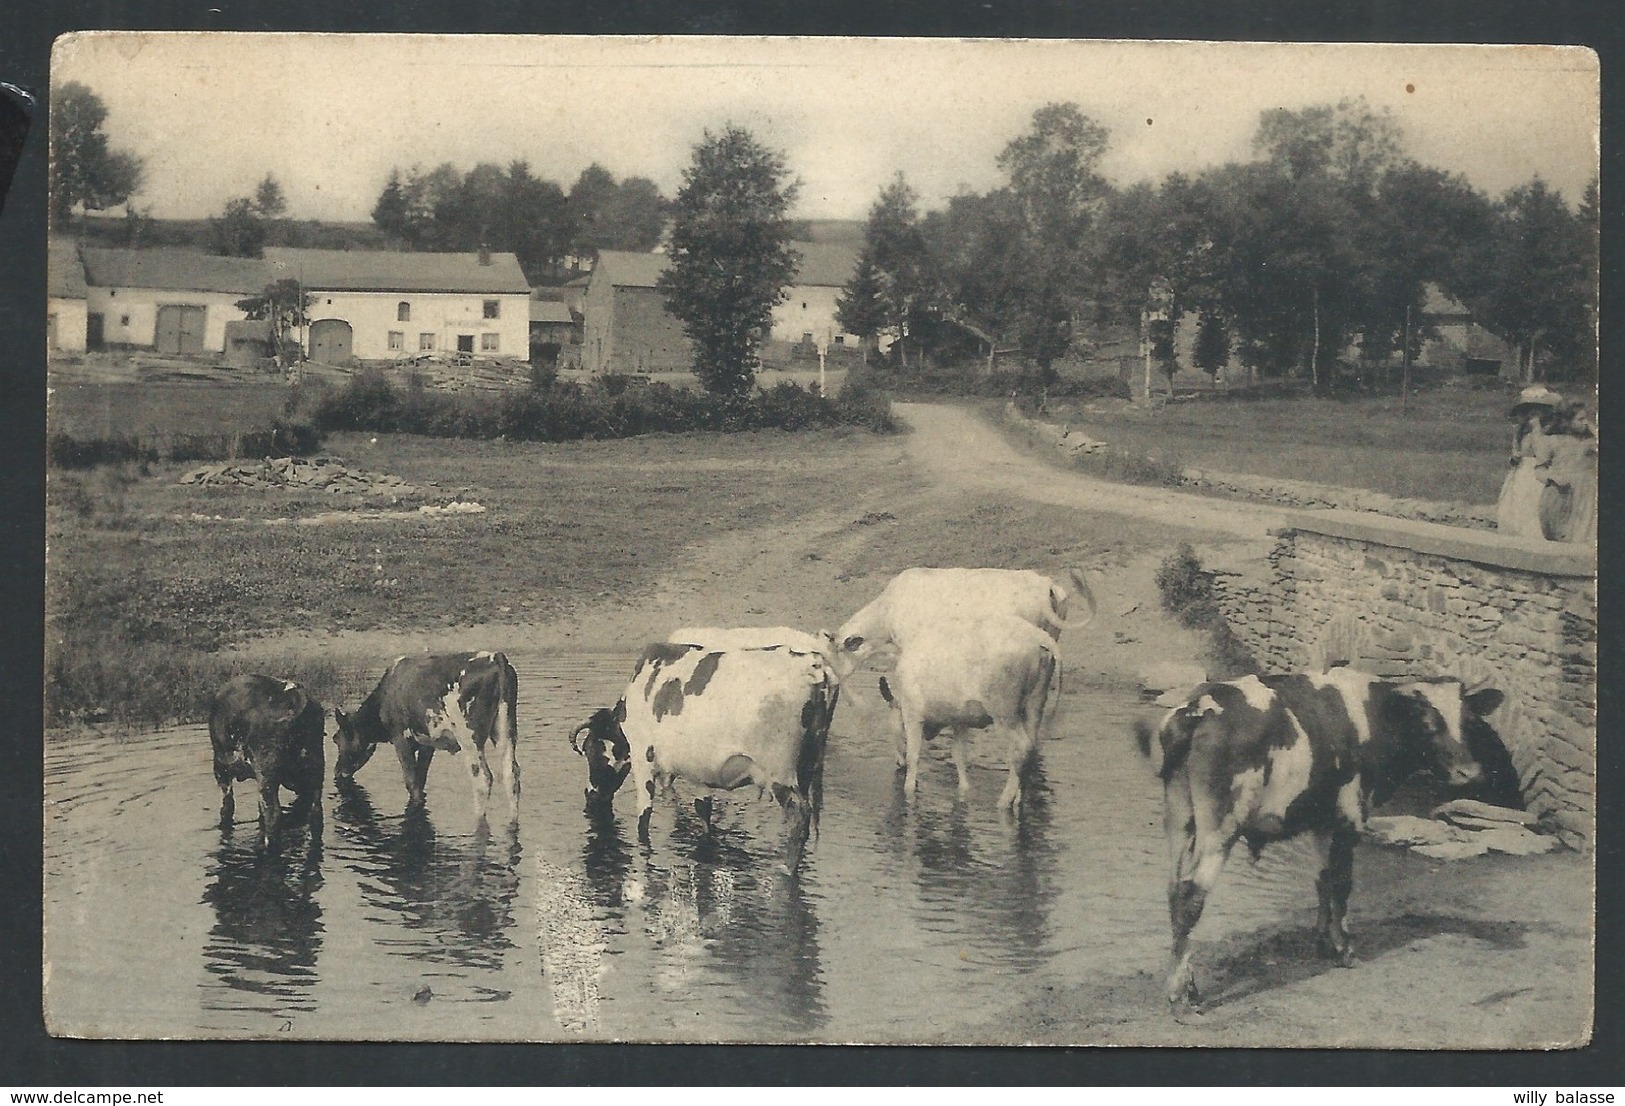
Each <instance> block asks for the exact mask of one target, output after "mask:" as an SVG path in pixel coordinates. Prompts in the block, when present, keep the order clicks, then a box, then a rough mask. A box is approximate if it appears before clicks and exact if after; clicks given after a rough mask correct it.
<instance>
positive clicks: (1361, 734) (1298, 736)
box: [1137, 668, 1502, 1013]
mask: <svg viewBox="0 0 1625 1106" xmlns="http://www.w3.org/2000/svg"><path fill="white" fill-rule="evenodd" d="M1501 699H1502V696H1501V693H1500V692H1499V691H1496V690H1494V689H1489V688H1486V689H1483V690H1480V691H1475V692H1471V693H1468V692H1467V691H1465V689H1464V688H1463V687H1462V684H1461V682H1460V681H1458V680H1453V679H1441V680H1415V681H1409V682H1402V683H1395V682H1389V681H1385V680H1380V679H1378V678H1377V677H1375V676H1370V675H1367V674H1365V673H1363V672H1358V671H1355V670H1353V669H1349V668H1334V669H1332V670H1331V671H1330V672H1327V673H1324V674H1322V675H1305V674H1296V675H1277V676H1246V677H1243V678H1241V679H1238V680H1230V681H1227V682H1224V683H1205V684H1202V685H1200V686H1199V687H1197V688H1196V689H1195V690H1193V691H1192V692H1191V693H1190V696H1189V698H1188V699H1187V701H1186V702H1185V703H1184V704H1183V705H1182V706H1179V707H1175V708H1174V709H1173V710H1171V711H1170V712H1169V713H1168V714H1167V715H1166V716H1165V717H1164V719H1163V722H1162V725H1161V727H1160V729H1159V730H1158V731H1157V732H1156V737H1157V739H1158V740H1159V742H1160V744H1161V747H1162V767H1161V775H1162V779H1163V801H1164V811H1163V813H1164V824H1165V829H1166V832H1167V837H1168V848H1169V854H1170V860H1171V865H1172V871H1171V874H1170V879H1169V884H1168V910H1169V917H1170V921H1171V924H1172V928H1173V967H1172V970H1171V971H1170V973H1169V976H1168V1002H1169V1004H1170V1005H1171V1006H1172V1007H1173V1008H1174V1010H1175V1012H1176V1013H1180V1012H1182V1011H1184V1010H1195V1009H1199V1002H1200V998H1199V995H1198V993H1197V988H1196V980H1195V977H1194V975H1193V973H1192V971H1191V948H1190V936H1191V930H1192V929H1194V928H1195V926H1196V923H1197V921H1198V919H1200V918H1201V916H1202V907H1203V904H1204V903H1205V902H1206V900H1207V896H1208V893H1209V892H1210V891H1212V889H1213V886H1214V884H1215V883H1216V882H1217V881H1218V878H1219V872H1220V871H1221V870H1222V869H1223V867H1224V863H1225V860H1226V858H1227V857H1228V856H1229V855H1230V850H1231V849H1232V848H1233V847H1234V846H1235V844H1236V842H1237V841H1245V842H1246V843H1247V846H1248V848H1250V849H1251V850H1252V851H1253V854H1254V855H1255V856H1256V855H1257V854H1258V853H1259V851H1260V850H1262V849H1263V847H1264V846H1265V845H1266V844H1268V843H1270V842H1271V841H1279V840H1282V839H1284V838H1287V837H1292V836H1295V835H1297V834H1300V833H1304V832H1309V833H1313V834H1314V835H1315V837H1316V838H1317V840H1318V843H1319V845H1320V849H1321V852H1322V855H1323V857H1324V863H1323V867H1322V869H1321V872H1320V877H1319V879H1318V880H1317V881H1316V885H1315V886H1316V890H1317V891H1318V892H1319V896H1320V917H1319V921H1318V924H1317V930H1318V938H1319V944H1320V948H1321V951H1322V954H1323V955H1326V956H1329V957H1332V958H1335V959H1337V960H1338V961H1340V962H1341V963H1342V964H1343V965H1344V966H1349V965H1350V964H1352V962H1353V955H1354V953H1353V946H1352V945H1351V944H1350V942H1349V937H1348V931H1347V929H1346V928H1345V925H1344V918H1345V915H1346V913H1347V909H1348V897H1349V892H1350V890H1351V889H1352V888H1353V885H1354V846H1355V844H1356V842H1358V841H1359V839H1360V834H1361V832H1362V831H1363V830H1364V828H1365V821H1366V816H1367V814H1368V812H1369V811H1370V809H1371V807H1372V805H1373V804H1375V803H1381V802H1383V801H1384V800H1385V799H1387V798H1388V797H1389V796H1390V795H1392V794H1393V792H1394V790H1395V789H1396V788H1397V787H1398V786H1399V784H1401V783H1402V782H1404V780H1405V779H1406V778H1407V777H1408V776H1410V775H1411V774H1412V773H1413V772H1414V771H1416V770H1418V769H1421V768H1424V767H1427V768H1432V769H1433V770H1434V771H1436V772H1437V773H1438V774H1439V775H1440V776H1442V777H1444V778H1445V779H1446V780H1447V781H1448V782H1449V783H1450V784H1452V785H1455V786H1464V785H1466V784H1469V783H1472V782H1473V781H1474V780H1476V779H1477V778H1478V776H1479V773H1480V769H1479V766H1478V764H1477V763H1476V762H1475V761H1474V759H1473V758H1472V756H1471V754H1470V753H1469V752H1468V748H1467V740H1468V738H1469V737H1470V736H1471V735H1472V734H1473V733H1474V732H1475V731H1478V730H1484V729H1488V728H1489V727H1488V724H1487V723H1486V722H1484V720H1483V719H1484V716H1485V715H1487V714H1489V713H1490V712H1492V711H1493V710H1495V708H1496V707H1497V706H1499V705H1500V703H1501ZM1137 729H1138V736H1139V740H1140V748H1141V751H1142V752H1144V753H1145V754H1146V755H1150V747H1151V739H1152V730H1151V728H1150V727H1149V726H1147V725H1144V724H1143V723H1142V724H1141V725H1140V726H1139V727H1137Z"/></svg>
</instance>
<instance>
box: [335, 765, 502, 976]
mask: <svg viewBox="0 0 1625 1106" xmlns="http://www.w3.org/2000/svg"><path fill="white" fill-rule="evenodd" d="M339 796H340V798H339V802H338V806H337V807H336V808H335V810H334V822H335V824H336V827H337V830H338V834H337V840H336V841H335V843H334V846H333V848H334V853H335V856H336V858H337V859H339V860H341V861H342V862H343V863H344V865H345V866H346V867H347V868H349V869H351V870H352V871H353V872H355V874H356V875H357V876H358V877H359V880H358V883H359V886H360V889H361V897H362V899H363V901H365V902H366V903H367V905H368V906H370V907H373V908H375V909H376V910H377V911H378V912H379V914H378V919H379V920H382V921H387V922H389V923H390V925H391V927H392V928H394V927H404V929H405V930H406V931H407V932H408V933H413V934H420V935H421V936H418V937H417V938H416V939H408V940H402V941H400V942H398V943H396V944H394V945H393V946H392V949H393V951H396V952H399V953H400V954H401V955H404V956H409V957H413V958H414V959H420V960H430V961H435V962H437V963H439V962H447V961H449V962H451V963H454V964H457V965H460V966H463V967H466V968H477V969H481V970H500V969H501V967H502V962H503V958H504V956H505V955H506V953H507V952H508V950H510V949H512V948H514V943H513V940H512V936H511V935H512V934H513V933H514V932H515V930H514V916H513V904H514V899H515V898H516V897H517V895H518V893H519V856H520V848H519V832H518V827H517V826H513V825H506V826H504V827H503V828H502V829H501V830H500V831H498V832H497V833H495V834H493V833H492V831H491V827H490V825H489V823H488V822H487V821H486V820H485V819H483V818H482V819H480V820H479V821H478V823H477V824H476V825H475V828H474V832H473V833H472V834H471V835H468V836H466V837H458V836H447V835H437V834H436V833H435V829H434V824H433V822H431V821H430V819H429V816H428V814H427V813H426V812H425V811H424V810H423V809H422V808H421V807H417V808H412V809H408V810H407V812H406V813H405V814H404V815H402V816H399V817H389V818H381V817H380V816H379V815H378V812H377V811H376V810H375V809H374V808H373V805H372V802H371V800H370V799H368V797H367V793H366V790H365V789H364V788H362V787H361V786H360V785H359V784H355V783H349V784H344V785H342V786H341V787H340V790H339ZM502 997H505V996H502Z"/></svg>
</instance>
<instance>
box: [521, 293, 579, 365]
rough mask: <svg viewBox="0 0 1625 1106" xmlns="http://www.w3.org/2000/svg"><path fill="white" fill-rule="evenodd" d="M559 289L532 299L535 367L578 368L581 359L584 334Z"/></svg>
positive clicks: (532, 339) (539, 294)
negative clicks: (560, 366)
mask: <svg viewBox="0 0 1625 1106" xmlns="http://www.w3.org/2000/svg"><path fill="white" fill-rule="evenodd" d="M558 291H559V290H557V289H551V288H550V289H537V290H535V291H533V292H532V293H531V296H530V360H531V363H532V364H535V365H564V364H571V365H573V364H575V363H576V362H577V361H579V360H580V357H581V331H580V327H579V324H578V322H577V319H576V317H575V316H574V315H572V314H571V312H570V308H569V307H567V306H566V305H565V303H564V301H563V300H561V299H555V298H553V297H554V296H555V295H557V294H558Z"/></svg>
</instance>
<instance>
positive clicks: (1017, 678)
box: [886, 614, 1061, 811]
mask: <svg viewBox="0 0 1625 1106" xmlns="http://www.w3.org/2000/svg"><path fill="white" fill-rule="evenodd" d="M1060 667H1061V661H1060V657H1059V655H1058V653H1057V650H1056V645H1055V642H1054V640H1053V639H1051V638H1050V636H1049V635H1048V634H1047V633H1045V632H1044V631H1043V630H1040V629H1039V628H1038V627H1036V626H1034V625H1033V624H1032V623H1030V622H1028V621H1027V620H1025V619H1022V618H1018V617H1016V616H1015V615H1008V614H1007V615H1003V616H997V617H990V618H977V619H971V618H946V617H945V618H940V619H938V620H937V621H936V622H935V623H933V624H931V626H930V632H929V633H928V634H922V635H920V636H918V637H916V638H913V639H911V640H910V642H909V645H908V646H907V647H906V648H905V649H904V650H903V651H902V653H901V654H900V655H899V656H898V658H897V665H896V667H895V668H894V669H893V671H892V675H891V681H890V684H889V687H888V688H887V689H886V691H887V697H888V699H889V700H891V701H892V702H893V703H894V705H895V706H896V707H897V708H898V709H899V711H900V712H901V714H902V723H903V738H902V750H901V765H902V767H903V769H904V776H903V793H904V795H907V796H912V795H913V794H914V793H915V788H916V784H917V780H918V775H919V761H920V749H921V746H922V745H923V744H924V742H925V741H927V740H929V739H931V738H933V737H935V736H936V735H937V734H938V733H940V732H942V731H943V730H952V731H953V746H952V751H953V758H954V767H955V768H956V769H957V771H958V773H959V791H960V794H965V793H967V792H968V791H969V790H970V777H969V775H968V774H967V772H966V751H967V747H968V743H969V735H968V731H969V730H975V729H991V730H992V731H993V732H994V734H996V735H999V736H1002V737H1003V739H1004V742H1005V749H1006V759H1007V761H1008V764H1009V767H1010V774H1009V777H1008V778H1007V779H1006V781H1005V785H1004V791H1003V792H1002V793H1001V794H1000V796H999V806H1000V807H1001V808H1002V809H1007V810H1011V811H1014V810H1017V809H1019V808H1020V806H1021V800H1022V780H1023V777H1024V776H1025V775H1026V774H1027V772H1028V769H1029V768H1030V767H1031V764H1032V760H1033V756H1034V754H1035V752H1036V751H1037V748H1038V737H1039V732H1040V729H1041V728H1042V726H1043V723H1044V715H1045V712H1046V710H1047V709H1048V706H1049V697H1050V685H1051V682H1052V680H1054V679H1055V678H1056V677H1057V676H1058V675H1059V673H1060Z"/></svg>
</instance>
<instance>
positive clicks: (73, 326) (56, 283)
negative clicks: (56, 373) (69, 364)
mask: <svg viewBox="0 0 1625 1106" xmlns="http://www.w3.org/2000/svg"><path fill="white" fill-rule="evenodd" d="M46 264H47V265H48V266H49V268H48V270H47V272H46V283H47V285H48V290H47V293H46V296H47V306H46V312H47V313H46V316H45V340H46V348H47V349H48V350H50V351H52V352H56V351H61V352H63V353H83V352H84V351H85V331H86V326H87V320H86V316H87V314H88V312H89V309H88V307H87V306H86V298H87V291H86V288H85V265H84V262H83V261H81V260H79V244H78V243H77V242H75V241H73V240H72V239H68V238H53V239H51V242H50V250H49V252H48V254H47V260H46Z"/></svg>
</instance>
